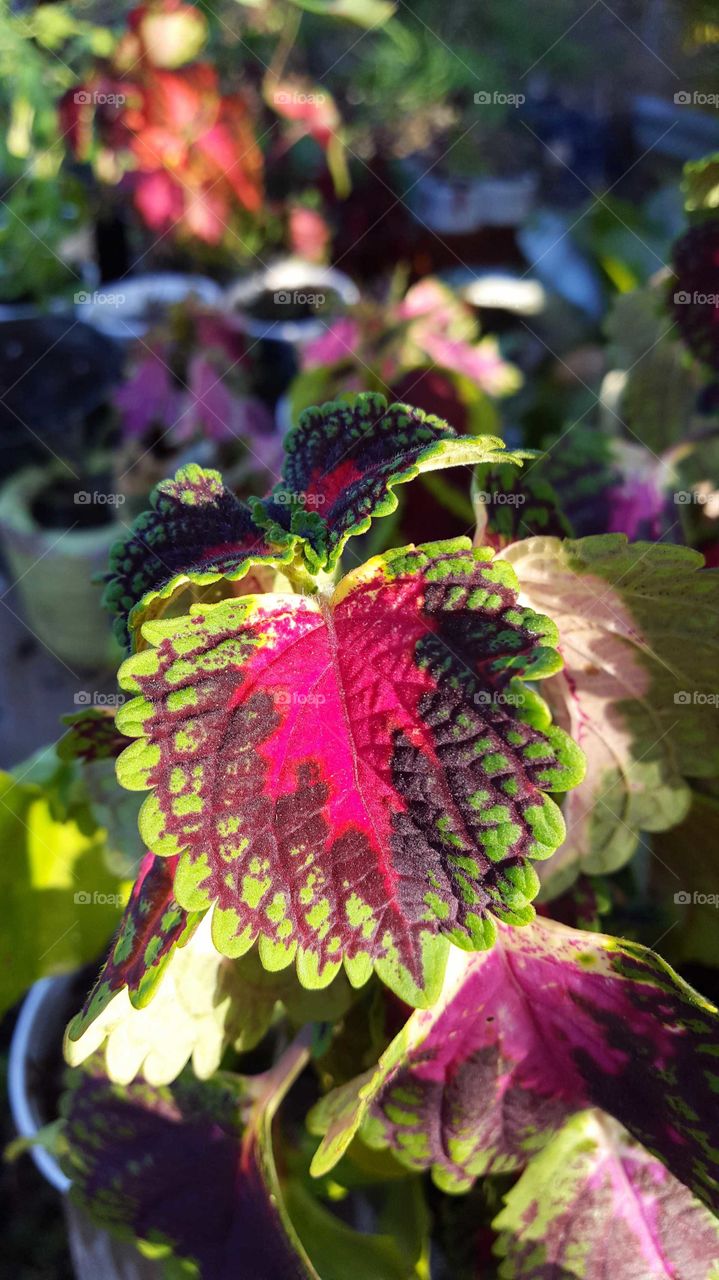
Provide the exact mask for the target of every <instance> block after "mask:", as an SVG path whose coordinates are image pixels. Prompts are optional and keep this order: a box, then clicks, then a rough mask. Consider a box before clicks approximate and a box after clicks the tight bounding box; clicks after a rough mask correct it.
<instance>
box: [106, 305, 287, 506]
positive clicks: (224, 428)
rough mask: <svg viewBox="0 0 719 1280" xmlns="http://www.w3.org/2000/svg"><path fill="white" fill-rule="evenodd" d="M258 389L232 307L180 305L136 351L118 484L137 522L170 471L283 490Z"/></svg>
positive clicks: (119, 406) (124, 407) (124, 409)
mask: <svg viewBox="0 0 719 1280" xmlns="http://www.w3.org/2000/svg"><path fill="white" fill-rule="evenodd" d="M258 382H259V378H258V371H257V363H256V360H255V358H254V355H253V353H252V348H251V347H250V346H249V345H248V342H247V340H246V339H245V337H244V335H243V334H241V333H238V331H237V330H236V329H235V327H234V325H232V324H231V323H229V322H228V318H227V315H226V313H225V312H224V311H223V310H222V309H219V308H212V307H209V306H204V305H201V304H198V302H197V300H196V299H194V298H191V299H189V300H186V301H185V302H184V303H181V304H178V305H176V306H174V307H172V308H171V309H170V311H169V313H168V314H167V316H166V317H165V320H164V322H163V323H160V324H158V325H156V326H155V327H154V328H153V330H152V332H151V333H150V334H148V335H147V338H146V340H143V341H140V342H137V343H136V344H135V345H134V347H132V348H131V349H130V350H129V360H128V370H127V376H126V378H125V380H124V381H123V383H122V384H121V385H120V386H119V387H118V388H117V389H116V390H115V393H114V396H113V404H114V407H115V409H116V411H117V413H118V416H119V434H120V442H119V449H118V452H117V456H116V462H115V473H116V476H117V486H118V489H120V490H121V491H122V492H123V493H125V494H126V496H127V499H128V502H129V506H130V509H131V510H133V514H137V513H138V512H139V511H142V510H144V508H145V506H146V504H147V500H148V497H149V494H150V493H151V491H152V489H153V488H154V486H155V485H156V484H157V483H158V482H159V481H160V480H161V479H162V477H163V475H165V474H166V472H167V471H168V470H172V469H173V468H176V467H179V466H180V465H182V464H183V463H186V462H191V461H193V462H200V463H202V464H203V465H212V466H221V467H222V468H223V470H224V471H225V473H226V474H227V476H228V479H229V480H231V482H232V483H234V484H236V485H238V486H240V485H244V486H245V487H247V486H248V485H250V486H251V487H252V488H257V487H259V488H263V487H267V486H268V485H271V484H272V483H273V481H274V479H275V478H276V475H277V469H278V467H279V465H280V463H281V458H282V443H281V439H280V437H279V435H278V433H277V431H276V429H275V423H274V415H273V414H272V411H271V410H270V409H269V408H268V407H267V405H266V404H265V403H264V402H263V400H262V399H261V398H260V395H259V394H258V386H257V384H258ZM253 481H254V484H253Z"/></svg>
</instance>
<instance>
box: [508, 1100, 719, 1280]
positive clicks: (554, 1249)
mask: <svg viewBox="0 0 719 1280" xmlns="http://www.w3.org/2000/svg"><path fill="white" fill-rule="evenodd" d="M493 1225H494V1227H495V1230H497V1231H499V1232H500V1233H501V1234H500V1237H499V1240H498V1241H497V1245H496V1252H497V1254H498V1255H499V1256H500V1257H501V1258H502V1262H501V1264H500V1267H499V1276H500V1278H501V1280H546V1277H547V1276H549V1275H556V1276H560V1275H561V1276H577V1275H580V1274H581V1276H582V1280H690V1278H691V1277H692V1276H697V1277H699V1276H703V1277H707V1280H709V1278H710V1277H712V1276H716V1275H719V1221H718V1220H717V1219H716V1218H715V1217H713V1215H712V1214H710V1213H709V1212H708V1210H707V1209H706V1208H705V1207H704V1205H702V1204H701V1203H700V1202H699V1201H698V1200H697V1199H696V1198H695V1197H694V1196H692V1195H691V1194H690V1192H689V1191H687V1189H686V1187H683V1186H682V1184H681V1183H680V1182H677V1180H676V1178H673V1177H672V1175H671V1174H670V1173H669V1172H668V1171H667V1170H666V1169H665V1168H664V1166H663V1165H662V1164H661V1163H660V1161H658V1160H657V1159H656V1158H655V1157H654V1156H651V1155H650V1154H649V1152H648V1151H645V1150H644V1148H643V1147H641V1146H640V1145H639V1144H638V1143H637V1142H635V1141H634V1140H633V1139H632V1138H630V1136H629V1134H628V1133H627V1132H626V1130H625V1129H623V1128H622V1127H621V1125H618V1124H617V1123H616V1121H614V1120H611V1119H610V1118H609V1116H607V1115H604V1114H603V1113H602V1112H601V1111H582V1112H580V1113H579V1114H578V1115H576V1116H573V1117H572V1119H571V1120H568V1121H567V1123H566V1124H565V1125H564V1127H563V1128H562V1129H561V1130H560V1131H559V1133H557V1135H556V1136H555V1137H554V1138H553V1139H552V1141H551V1142H550V1143H549V1145H548V1146H547V1147H546V1148H545V1149H544V1151H542V1152H541V1153H540V1154H539V1155H537V1156H534V1158H533V1159H532V1160H531V1162H530V1164H529V1166H528V1167H527V1169H526V1170H525V1172H524V1173H523V1174H522V1177H521V1178H520V1179H519V1182H518V1183H517V1184H516V1186H514V1187H513V1188H512V1190H511V1191H510V1192H509V1194H508V1196H507V1197H506V1202H505V1207H504V1208H503V1210H502V1212H501V1213H500V1214H499V1216H498V1217H497V1218H496V1219H495V1221H494V1224H493Z"/></svg>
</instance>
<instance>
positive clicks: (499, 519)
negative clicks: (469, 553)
mask: <svg viewBox="0 0 719 1280" xmlns="http://www.w3.org/2000/svg"><path fill="white" fill-rule="evenodd" d="M472 499H473V501H474V509H475V512H476V516H477V534H476V539H475V541H476V542H477V543H478V545H481V546H489V547H494V549H495V551H499V550H500V549H501V548H502V547H506V546H508V545H509V544H510V543H512V542H518V541H519V539H520V538H528V537H532V536H533V535H535V534H553V535H555V536H556V537H559V538H564V537H569V536H571V533H572V529H571V526H570V524H569V521H568V520H567V518H566V516H564V515H563V514H562V511H561V510H560V505H559V498H558V497H557V494H556V492H555V491H554V489H553V488H552V486H551V484H550V483H549V481H548V480H546V479H544V477H543V476H542V474H541V472H540V469H539V464H537V463H535V464H534V465H533V466H531V467H528V468H526V469H522V470H521V471H519V470H517V468H516V467H511V466H510V467H508V466H486V465H485V466H480V467H477V468H476V470H475V473H474V477H473V480H472Z"/></svg>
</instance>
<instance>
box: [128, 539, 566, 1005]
mask: <svg viewBox="0 0 719 1280" xmlns="http://www.w3.org/2000/svg"><path fill="white" fill-rule="evenodd" d="M515 590H516V579H515V577H514V573H513V571H512V570H511V569H510V568H509V566H507V565H504V564H502V563H501V562H497V561H493V560H492V559H491V552H489V551H487V550H484V551H482V550H476V551H474V552H473V551H472V550H471V548H470V545H469V541H468V539H457V540H455V541H454V542H445V543H430V544H427V545H425V546H423V547H405V548H401V549H399V550H396V551H393V552H390V553H388V554H387V555H385V556H380V557H377V558H375V559H374V560H371V561H369V562H368V563H367V564H366V565H364V566H363V567H362V568H360V569H358V570H355V571H354V572H353V573H351V574H349V575H348V576H347V577H346V578H345V579H343V581H342V582H340V584H339V586H338V587H337V588H336V589H335V591H334V593H333V594H332V595H331V596H326V595H324V594H318V595H315V596H311V597H308V596H300V595H291V594H288V595H272V594H267V595H263V596H245V597H242V598H240V599H237V600H228V601H224V602H222V603H221V604H218V605H214V606H196V607H194V609H193V610H192V611H191V615H190V616H189V617H186V618H180V619H175V620H172V621H170V620H166V621H162V622H153V623H148V624H146V626H145V627H144V635H145V638H146V640H147V641H148V642H149V643H150V644H151V646H152V647H151V648H149V649H146V650H144V651H143V652H141V653H138V654H136V655H135V656H134V657H133V658H130V659H129V660H128V661H127V663H126V664H125V666H124V667H123V668H122V670H121V673H120V681H121V684H122V686H123V688H125V689H127V690H128V691H131V692H135V693H137V694H138V695H139V696H138V697H137V698H135V699H133V700H132V701H130V702H128V703H126V704H125V705H124V706H123V707H122V709H121V711H120V714H119V716H118V725H119V727H120V728H121V729H122V730H123V732H125V733H127V734H128V735H130V736H134V737H137V738H138V741H137V742H136V743H134V744H133V745H132V746H131V747H129V748H128V749H127V750H126V751H125V752H124V754H123V755H122V756H121V757H120V760H119V761H118V775H119V777H120V780H121V782H122V783H123V784H124V785H125V786H127V787H129V788H130V789H134V790H146V789H148V788H152V789H154V790H153V794H152V795H151V796H150V797H149V798H148V799H147V800H146V801H145V804H144V806H143V809H142V811H141V820H140V827H141V831H142V834H143V837H144V838H145V840H146V843H147V844H148V845H149V847H151V848H152V849H153V850H154V851H155V852H156V853H158V854H161V855H163V856H170V857H175V856H179V857H180V862H179V864H178V867H177V871H176V873H175V885H174V890H175V894H176V895H177V899H178V901H179V902H180V903H181V904H182V906H183V907H184V908H185V909H186V910H188V911H202V910H205V909H206V908H208V907H209V906H210V905H211V904H213V903H215V904H216V906H215V911H214V915H213V937H214V940H215V943H216V945H217V947H218V949H219V950H220V951H222V952H223V953H224V954H226V955H230V956H236V955H241V954H243V953H244V952H245V951H247V950H248V949H249V948H250V946H251V945H252V944H253V942H254V940H255V939H256V938H257V937H258V935H259V937H260V956H261V958H262V961H263V963H264V964H265V965H267V966H268V967H269V968H274V969H279V968H283V967H284V966H286V965H288V964H290V963H291V962H292V960H293V959H294V958H295V957H296V958H297V969H298V974H299V976H300V980H301V982H302V983H303V984H304V985H306V986H310V987H312V986H322V985H325V984H326V983H328V982H329V981H330V980H331V979H332V977H333V976H334V975H335V974H336V973H337V971H338V969H339V967H340V965H341V963H342V961H343V960H344V963H345V967H346V969H347V972H348V976H349V977H350V980H351V981H352V982H353V983H355V984H357V985H359V984H361V983H362V982H364V981H366V980H367V978H368V977H369V975H370V973H371V971H372V967H373V965H374V966H375V967H376V968H377V971H378V972H379V974H380V976H381V977H382V978H383V979H384V980H385V981H386V982H388V983H389V984H390V985H391V986H393V987H394V988H395V990H397V991H398V992H399V993H400V994H401V995H402V996H403V998H406V999H408V1000H409V1001H410V1002H413V1003H414V1002H427V1001H431V1000H432V998H433V993H434V992H436V990H437V989H438V986H439V983H440V981H441V971H442V967H443V964H444V960H445V957H446V939H451V940H452V941H454V942H456V943H457V944H458V945H459V946H462V947H467V948H470V949H472V948H477V947H485V946H489V945H490V944H491V942H492V939H493V937H494V933H495V928H494V923H493V921H494V919H496V918H499V919H503V920H507V921H509V922H511V923H515V924H522V923H525V922H526V921H528V920H530V919H531V918H532V917H533V914H534V913H533V908H532V906H531V899H532V897H533V896H534V893H535V891H536V889H537V887H538V881H537V876H536V873H535V872H534V870H533V867H532V860H533V859H536V858H545V857H548V856H549V855H550V854H551V853H552V852H553V850H554V849H555V848H556V846H557V844H558V843H559V842H560V841H561V839H562V836H563V833H564V831H563V825H562V820H561V816H560V813H559V810H558V808H557V806H556V805H555V803H554V802H553V801H552V800H551V799H550V798H549V797H548V796H546V795H545V794H544V793H545V792H546V791H561V790H564V789H565V788H566V787H568V786H572V785H574V784H575V783H576V781H577V779H578V777H579V776H580V775H581V770H582V760H581V753H579V752H578V751H577V749H576V748H575V746H574V744H573V743H572V742H571V740H570V739H568V738H567V737H566V735H565V734H564V733H562V732H561V731H559V730H557V729H555V728H554V727H553V726H552V725H551V723H550V720H549V717H548V715H547V713H546V708H545V706H544V704H543V703H542V701H541V699H539V698H538V697H537V695H536V694H534V693H532V692H530V691H529V690H528V689H527V688H526V687H525V686H524V685H523V684H522V682H521V679H520V677H526V678H527V679H531V680H536V679H540V678H542V677H544V676H546V675H549V674H551V673H552V672H553V671H555V670H556V669H557V666H558V659H557V655H556V653H555V652H554V650H553V648H552V645H553V643H554V641H555V639H556V631H555V629H554V626H553V624H552V623H551V622H549V621H548V619H546V618H543V617H541V616H540V615H537V614H535V613H534V612H533V611H532V610H521V609H518V608H517V607H516V601H515Z"/></svg>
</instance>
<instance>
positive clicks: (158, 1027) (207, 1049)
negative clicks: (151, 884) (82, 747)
mask: <svg viewBox="0 0 719 1280" xmlns="http://www.w3.org/2000/svg"><path fill="white" fill-rule="evenodd" d="M151 856H152V855H151ZM183 914H184V913H183ZM208 926H209V920H208V921H206V922H205V921H203V922H202V923H201V925H200V927H199V928H198V929H197V930H196V931H195V932H194V933H193V934H192V936H190V937H189V938H187V939H186V945H184V946H182V947H179V946H177V945H176V946H174V947H173V948H172V950H171V952H170V954H169V957H168V960H167V964H166V965H165V968H164V971H163V974H162V981H161V982H160V983H159V985H158V988H157V990H156V991H155V992H154V994H153V998H152V1002H151V1003H150V1004H149V1005H148V1004H143V1005H140V1006H137V1005H134V1004H133V1003H132V1000H131V997H130V992H129V990H128V988H127V987H126V986H123V987H121V988H120V989H119V990H116V991H115V992H114V993H113V995H112V998H111V1000H110V1001H109V1002H108V1003H107V1004H106V1005H105V1006H104V1007H103V1008H101V1009H100V1011H99V1012H97V1013H93V1012H90V1013H89V1014H88V1015H86V1017H85V1019H84V1020H83V1019H82V1018H79V1019H76V1020H75V1022H74V1023H73V1024H71V1027H70V1028H69V1033H68V1034H67V1035H66V1037H65V1060H66V1062H67V1063H68V1064H69V1065H70V1066H72V1067H76V1066H79V1065H80V1064H81V1063H82V1062H85V1061H86V1060H87V1059H88V1058H89V1057H91V1056H92V1054H93V1053H95V1052H96V1051H97V1050H98V1049H99V1048H100V1046H101V1045H104V1053H105V1069H106V1071H107V1074H108V1076H109V1078H110V1079H111V1080H113V1081H115V1082H116V1083H119V1084H129V1083H130V1082H131V1081H132V1080H134V1079H135V1077H136V1076H137V1075H139V1074H141V1075H142V1076H143V1078H144V1079H145V1080H147V1081H148V1083H149V1084H153V1085H162V1084H169V1083H170V1082H171V1081H172V1080H175V1079H176V1078H177V1076H179V1074H180V1072H181V1071H182V1069H183V1067H184V1066H186V1064H187V1062H188V1061H189V1060H190V1058H191V1059H192V1069H193V1071H194V1073H195V1075H196V1076H198V1077H199V1079H201V1080H206V1079H207V1078H208V1077H209V1076H211V1075H212V1073H213V1072H214V1071H216V1070H217V1068H218V1067H219V1065H220V1060H221V1058H222V1053H223V1051H224V1049H225V1047H226V1045H228V1044H232V1043H233V1042H234V1041H235V1040H237V1039H238V1038H239V1037H240V1036H241V1032H242V1021H243V1018H242V987H241V982H240V981H239V974H238V973H237V970H236V967H235V965H234V964H233V962H232V961H230V960H226V959H224V957H223V956H220V955H219V954H218V952H217V951H216V950H215V948H214V946H213V945H212V941H211V939H210V932H209V927H208ZM94 1007H95V1009H97V1002H96V1003H95V1006H94ZM270 1014H271V1008H270ZM89 1018H91V1019H92V1020H91V1021H90V1022H89V1025H85V1024H87V1023H88V1020H89ZM83 1026H84V1029H82V1030H81V1031H80V1034H79V1035H78V1031H79V1030H80V1028H81V1027H83ZM247 1047H249V1046H247Z"/></svg>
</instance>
